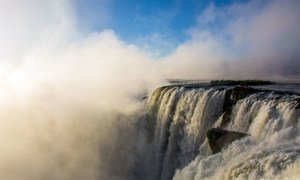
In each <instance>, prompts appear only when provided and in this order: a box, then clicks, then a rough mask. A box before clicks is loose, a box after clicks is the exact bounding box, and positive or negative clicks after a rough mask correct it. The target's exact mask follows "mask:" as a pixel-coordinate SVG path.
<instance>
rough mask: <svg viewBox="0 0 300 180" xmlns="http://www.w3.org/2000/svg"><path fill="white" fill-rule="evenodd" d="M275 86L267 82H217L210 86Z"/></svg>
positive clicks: (211, 83)
mask: <svg viewBox="0 0 300 180" xmlns="http://www.w3.org/2000/svg"><path fill="white" fill-rule="evenodd" d="M271 84H275V83H274V82H272V81H265V80H216V81H210V85H212V86H236V85H241V86H257V85H271Z"/></svg>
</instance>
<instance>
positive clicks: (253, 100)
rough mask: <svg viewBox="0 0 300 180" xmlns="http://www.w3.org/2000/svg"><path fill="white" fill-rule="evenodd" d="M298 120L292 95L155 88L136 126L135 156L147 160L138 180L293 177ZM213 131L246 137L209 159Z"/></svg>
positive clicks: (299, 145) (298, 160)
mask: <svg viewBox="0 0 300 180" xmlns="http://www.w3.org/2000/svg"><path fill="white" fill-rule="evenodd" d="M299 120H300V110H299V96H298V95H293V94H288V93H276V92H273V91H267V90H266V91H264V90H256V89H252V88H240V87H238V88H232V87H231V88H230V87H226V88H223V87H200V86H199V87H197V86H184V85H177V86H176V85H173V86H165V87H160V88H158V89H157V90H156V91H154V93H153V94H152V96H151V97H150V98H149V100H148V103H147V115H146V118H145V120H144V122H143V123H141V125H140V126H141V127H140V129H143V133H142V134H143V136H144V137H145V138H144V139H145V141H146V144H147V146H146V145H144V147H145V148H144V149H143V148H140V151H143V152H140V153H139V154H140V155H141V156H143V157H146V156H147V158H144V159H143V160H144V161H145V162H144V163H143V166H146V167H143V169H144V171H145V172H144V175H145V176H144V177H143V179H150V180H152V179H162V180H168V179H178V180H179V179H205V178H206V179H224V178H225V179H235V178H246V179H249V178H250V179H251V178H253V179H256V178H259V177H264V178H273V177H281V176H284V175H286V173H288V172H289V171H291V172H293V173H294V174H295V172H298V173H299V171H300V168H298V170H297V167H299V166H300V136H299V135H300V131H299V128H300V123H299ZM213 127H221V128H222V129H224V130H228V131H237V132H243V133H247V134H248V135H249V136H247V137H245V138H242V139H241V140H237V141H234V142H233V143H231V144H230V145H229V146H228V147H226V148H224V149H223V150H222V151H221V152H220V153H217V154H212V152H211V150H210V148H209V144H208V141H207V138H206V132H207V131H208V130H209V129H211V128H213ZM141 159H142V158H141ZM295 169H296V170H295ZM290 174H291V173H290ZM291 177H292V176H291Z"/></svg>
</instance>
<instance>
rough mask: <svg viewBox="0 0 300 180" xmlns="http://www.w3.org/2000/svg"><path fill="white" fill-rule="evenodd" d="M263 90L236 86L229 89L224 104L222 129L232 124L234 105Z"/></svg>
mask: <svg viewBox="0 0 300 180" xmlns="http://www.w3.org/2000/svg"><path fill="white" fill-rule="evenodd" d="M260 91H262V90H258V89H254V88H251V87H244V86H236V87H234V88H232V89H229V90H227V91H226V93H225V99H224V104H223V112H224V115H223V119H222V122H221V127H225V126H226V125H227V124H228V123H229V122H230V114H231V111H232V109H233V107H234V105H235V104H236V103H237V102H238V101H239V100H240V99H243V98H245V97H247V96H249V95H251V94H254V93H257V92H260Z"/></svg>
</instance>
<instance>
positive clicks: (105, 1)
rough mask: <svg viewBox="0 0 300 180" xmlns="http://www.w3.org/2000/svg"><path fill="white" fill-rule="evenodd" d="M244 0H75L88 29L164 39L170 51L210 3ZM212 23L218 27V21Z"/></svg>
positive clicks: (151, 41)
mask: <svg viewBox="0 0 300 180" xmlns="http://www.w3.org/2000/svg"><path fill="white" fill-rule="evenodd" d="M243 1H245V0H235V1H233V0H211V1H206V0H184V1H183V0H151V1H150V0H111V1H109V0H89V1H86V0H75V1H74V2H73V3H74V6H75V11H76V14H77V16H78V18H79V24H80V26H81V28H82V29H83V30H84V31H85V32H88V33H90V32H94V31H101V30H103V29H112V30H113V31H114V32H115V33H116V34H117V35H118V36H119V37H120V38H121V39H122V40H123V41H125V42H127V43H135V44H138V45H139V46H142V47H143V45H146V44H148V45H149V46H155V43H156V42H157V41H164V42H165V44H164V45H162V46H164V47H162V48H165V50H164V51H165V52H164V53H169V52H170V51H172V50H174V49H175V48H176V46H177V45H178V44H180V43H182V42H184V41H186V40H187V39H189V34H188V31H189V29H190V28H192V27H194V26H195V25H196V23H197V17H198V16H199V15H201V14H202V13H203V11H204V10H205V9H207V8H208V7H209V6H210V5H214V6H215V7H223V6H228V5H231V4H233V3H237V2H243ZM212 27H214V28H218V25H213V26H212ZM212 31H213V30H212Z"/></svg>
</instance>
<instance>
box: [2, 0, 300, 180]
mask: <svg viewBox="0 0 300 180" xmlns="http://www.w3.org/2000/svg"><path fill="white" fill-rule="evenodd" d="M262 4H263V6H261V3H260V2H258V1H250V2H247V3H242V4H234V5H232V6H228V7H225V8H224V9H219V8H218V7H215V6H214V5H213V4H212V5H211V6H210V7H208V8H207V9H206V11H205V12H203V14H200V15H199V17H198V21H197V23H196V25H195V27H191V28H190V29H189V30H188V32H187V33H189V34H190V39H188V40H187V41H185V42H183V43H182V44H180V45H178V47H177V48H176V50H175V51H174V52H172V53H170V54H168V55H166V56H164V57H158V58H154V57H153V56H151V52H147V51H145V50H143V49H142V48H141V47H138V46H137V45H135V44H129V43H126V42H124V41H123V40H122V39H121V38H120V37H118V34H117V33H116V32H115V31H114V30H111V29H104V30H101V31H99V32H93V33H86V32H84V31H83V30H82V29H81V27H80V24H79V22H78V20H77V19H78V16H79V15H78V14H76V13H75V11H74V8H73V6H72V1H67V0H58V1H55V2H45V1H42V0H27V1H26V2H25V1H18V0H14V1H9V2H8V1H4V0H0V23H1V29H0V49H1V51H0V87H1V89H0V106H1V108H0V109H1V110H0V119H1V120H0V143H1V146H2V148H1V150H0V174H1V177H2V179H105V178H106V179H107V178H108V179H126V178H130V177H131V175H132V174H131V173H132V169H133V168H134V167H135V158H134V153H135V144H134V143H135V137H136V134H135V130H136V129H135V128H136V127H135V123H136V122H137V121H138V120H139V118H140V117H141V116H142V114H143V113H142V112H143V108H144V104H145V102H144V101H142V100H141V99H142V97H143V96H146V95H147V94H148V93H150V92H151V91H152V90H153V89H155V88H156V87H158V86H159V85H162V84H164V83H165V79H168V78H190V79H217V78H224V77H228V78H294V77H299V75H300V64H299V57H300V54H299V47H300V46H299V42H300V39H299V32H300V13H299V11H297V10H298V7H300V4H299V2H297V1H293V0H290V1H288V0H287V1H279V0H277V1H276V0H275V1H268V2H262ZM258 6H259V7H260V8H257V7H258ZM257 9H258V10H257ZM254 10H255V11H254ZM220 12H222V13H220ZM224 17H230V18H229V20H227V21H226V22H225V21H224V23H223V25H222V26H221V27H220V30H218V31H217V32H214V31H211V29H210V28H209V26H210V24H212V23H213V22H215V21H220V20H222V18H224ZM204 27H205V28H204ZM150 49H151V48H150Z"/></svg>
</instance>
